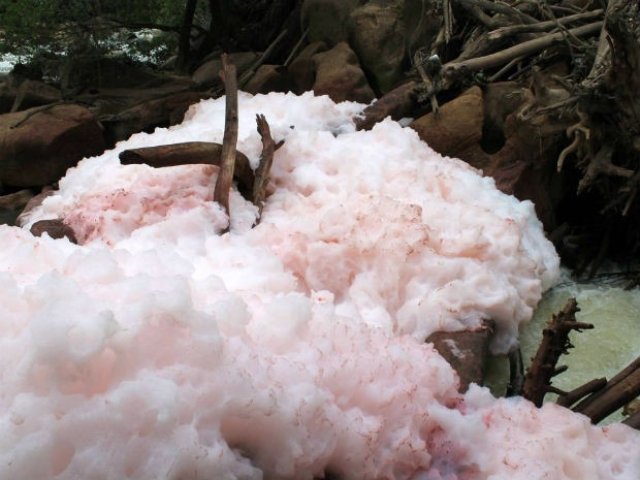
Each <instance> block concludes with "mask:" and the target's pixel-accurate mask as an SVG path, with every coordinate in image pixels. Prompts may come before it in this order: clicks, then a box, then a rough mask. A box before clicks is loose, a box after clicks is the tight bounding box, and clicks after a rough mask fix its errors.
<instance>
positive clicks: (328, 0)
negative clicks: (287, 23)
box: [301, 0, 359, 47]
mask: <svg viewBox="0 0 640 480" xmlns="http://www.w3.org/2000/svg"><path fill="white" fill-rule="evenodd" d="M358 3H359V2H358V0H305V1H304V3H303V4H302V11H301V19H302V27H303V28H306V29H308V32H309V33H308V34H307V38H308V39H309V42H312V43H313V42H317V41H320V42H325V43H326V44H327V45H329V46H330V47H333V46H334V45H337V44H338V43H340V42H344V41H347V40H348V37H349V32H348V21H349V15H350V14H351V12H352V11H353V9H354V8H355V7H356V6H357V5H358Z"/></svg>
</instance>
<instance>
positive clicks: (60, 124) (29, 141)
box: [0, 105, 105, 187]
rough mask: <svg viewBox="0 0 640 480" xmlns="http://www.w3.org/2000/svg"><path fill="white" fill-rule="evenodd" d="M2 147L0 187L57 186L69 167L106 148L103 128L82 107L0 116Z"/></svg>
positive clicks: (45, 109)
mask: <svg viewBox="0 0 640 480" xmlns="http://www.w3.org/2000/svg"><path fill="white" fill-rule="evenodd" d="M19 122H21V123H20V124H19V125H18V123H19ZM16 125H18V126H16ZM0 145H2V146H3V147H2V149H0V183H2V184H3V185H9V186H13V187H33V186H42V185H47V184H51V183H54V182H57V181H58V180H59V179H60V178H61V177H62V176H63V175H64V174H65V172H66V171H67V169H68V168H69V167H72V166H74V165H75V164H76V163H78V161H79V160H81V159H82V158H84V157H89V156H93V155H97V154H99V153H102V152H103V151H104V148H105V142H104V138H103V135H102V129H101V128H100V125H99V124H98V122H97V121H96V119H95V117H94V116H93V114H92V113H91V112H90V111H89V110H87V109H86V108H85V107H82V106H80V105H54V106H52V107H50V108H46V107H44V108H43V107H38V108H37V109H31V110H26V111H23V112H18V113H7V114H4V115H0Z"/></svg>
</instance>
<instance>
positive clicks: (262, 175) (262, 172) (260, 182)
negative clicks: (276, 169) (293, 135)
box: [251, 114, 284, 222]
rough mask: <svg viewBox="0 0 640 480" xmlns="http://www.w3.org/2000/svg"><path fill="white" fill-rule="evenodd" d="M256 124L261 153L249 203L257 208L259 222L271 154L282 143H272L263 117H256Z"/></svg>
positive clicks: (269, 131) (269, 130)
mask: <svg viewBox="0 0 640 480" xmlns="http://www.w3.org/2000/svg"><path fill="white" fill-rule="evenodd" d="M256 124H257V126H258V133H259V134H260V138H261V139H262V153H261V154H260V163H259V164H258V168H257V169H256V179H255V182H254V184H253V192H252V195H251V201H252V202H253V204H254V205H256V206H257V207H258V222H259V221H260V217H261V216H262V208H263V206H264V199H265V197H266V195H267V184H268V183H269V175H270V172H271V164H272V163H273V154H274V152H275V151H276V150H277V149H278V148H280V147H281V146H282V145H283V143H284V142H280V143H278V144H277V145H276V142H274V140H273V138H272V137H271V129H270V128H269V123H267V119H266V118H265V116H264V115H260V114H258V115H256Z"/></svg>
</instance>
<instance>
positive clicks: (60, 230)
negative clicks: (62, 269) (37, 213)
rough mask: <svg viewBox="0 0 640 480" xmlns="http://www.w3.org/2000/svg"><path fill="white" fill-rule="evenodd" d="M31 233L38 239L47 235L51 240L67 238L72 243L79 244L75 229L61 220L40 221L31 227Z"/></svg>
mask: <svg viewBox="0 0 640 480" xmlns="http://www.w3.org/2000/svg"><path fill="white" fill-rule="evenodd" d="M30 231H31V233H32V234H33V235H34V236H36V237H41V236H42V235H43V234H44V233H46V234H48V235H49V236H50V237H51V238H56V239H57V238H64V237H66V238H67V239H68V240H69V241H70V242H71V243H76V244H77V243H78V240H77V239H76V234H75V233H74V232H73V229H72V228H71V227H70V226H69V225H67V224H65V223H64V222H63V221H62V220H60V219H55V220H40V221H38V222H36V223H34V224H33V225H32V226H31V230H30Z"/></svg>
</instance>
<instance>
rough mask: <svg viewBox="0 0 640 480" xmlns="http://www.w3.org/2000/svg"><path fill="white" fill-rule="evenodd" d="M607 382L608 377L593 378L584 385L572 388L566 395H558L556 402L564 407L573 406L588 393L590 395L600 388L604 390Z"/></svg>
mask: <svg viewBox="0 0 640 480" xmlns="http://www.w3.org/2000/svg"><path fill="white" fill-rule="evenodd" d="M606 384H607V379H606V378H604V377H603V378H595V379H593V380H591V381H590V382H587V383H585V384H584V385H582V386H580V387H578V388H576V389H574V390H571V391H570V392H568V393H567V394H566V395H562V396H560V397H558V401H557V402H556V403H557V404H558V405H561V406H563V407H567V408H569V407H571V405H573V404H574V403H576V402H577V401H578V400H580V399H582V398H584V397H586V396H587V395H590V394H592V393H594V392H597V391H598V390H602V389H603V388H604V387H605V385H606Z"/></svg>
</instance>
